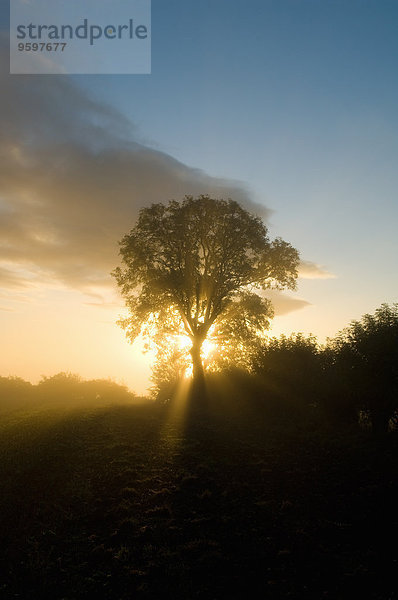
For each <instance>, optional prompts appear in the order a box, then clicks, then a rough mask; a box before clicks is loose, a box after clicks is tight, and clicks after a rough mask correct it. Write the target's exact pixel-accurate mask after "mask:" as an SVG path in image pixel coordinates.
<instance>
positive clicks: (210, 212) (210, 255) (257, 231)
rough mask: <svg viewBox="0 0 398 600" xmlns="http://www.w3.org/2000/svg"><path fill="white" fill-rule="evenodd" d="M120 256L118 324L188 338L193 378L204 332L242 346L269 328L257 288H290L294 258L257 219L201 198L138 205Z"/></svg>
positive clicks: (198, 372)
mask: <svg viewBox="0 0 398 600" xmlns="http://www.w3.org/2000/svg"><path fill="white" fill-rule="evenodd" d="M120 254H121V256H122V262H123V267H122V268H121V267H118V268H117V269H115V271H114V272H113V275H114V276H115V278H116V281H117V283H118V285H119V287H120V289H121V293H122V295H123V297H124V298H125V300H126V306H127V308H128V310H129V315H128V317H127V318H125V319H122V320H121V321H120V324H121V325H122V327H124V329H125V330H126V334H127V336H128V338H129V339H130V341H134V339H135V338H136V337H137V336H138V335H139V334H140V333H141V334H143V335H144V336H148V337H151V338H152V339H154V340H155V342H156V341H158V342H159V341H160V340H162V339H164V338H165V336H168V335H170V336H173V335H186V336H188V337H189V339H190V341H191V349H190V354H191V357H192V364H193V375H194V379H195V380H201V379H202V378H203V374H204V368H203V362H202V357H201V349H202V345H203V342H204V341H205V340H206V338H207V337H208V336H209V334H210V335H213V336H214V335H217V332H218V335H219V337H220V338H222V337H224V340H225V339H226V336H229V338H230V340H232V339H233V338H234V337H236V338H240V343H241V342H242V340H243V341H244V340H245V339H246V340H247V339H248V338H249V337H250V336H253V335H255V334H258V333H260V332H261V331H263V330H264V329H265V328H266V327H268V324H269V318H270V317H271V316H272V307H271V303H270V302H269V300H267V299H266V298H264V297H262V296H261V295H259V292H260V290H261V289H262V290H265V289H267V288H271V287H276V288H278V289H282V288H284V287H286V288H290V289H294V288H295V281H296V277H297V266H298V261H299V257H298V252H297V250H295V249H294V248H293V247H292V246H291V245H290V244H288V243H287V242H285V241H283V240H282V239H280V238H277V239H275V240H274V241H270V240H269V238H268V232H267V228H266V226H265V225H264V223H263V222H262V220H261V219H260V218H259V217H258V216H255V215H252V214H250V213H249V212H248V211H247V210H245V209H244V208H242V207H241V206H240V205H239V204H238V203H237V202H235V201H233V200H230V199H229V200H219V199H214V198H211V197H209V196H207V195H202V196H199V197H197V198H194V197H192V196H185V198H184V199H183V200H182V201H181V202H178V201H176V200H171V201H170V202H169V203H168V204H162V203H159V204H152V206H150V207H148V208H143V209H141V211H140V213H139V217H138V221H137V223H136V225H135V227H134V228H133V229H132V230H131V231H130V233H128V234H127V235H125V236H124V237H123V239H122V240H121V242H120ZM232 320H233V322H234V330H233V331H232V330H231V327H230V326H229V325H230V324H231V323H232Z"/></svg>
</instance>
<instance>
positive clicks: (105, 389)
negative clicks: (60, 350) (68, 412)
mask: <svg viewBox="0 0 398 600" xmlns="http://www.w3.org/2000/svg"><path fill="white" fill-rule="evenodd" d="M135 400H137V397H136V395H135V394H134V393H132V392H130V391H129V390H128V388H127V387H126V386H124V385H120V384H118V383H115V382H114V381H112V380H110V379H92V380H88V381H85V380H83V379H82V378H81V377H80V376H79V375H76V374H74V373H65V372H61V373H57V374H56V375H53V376H51V377H42V379H41V381H40V382H39V383H38V384H37V385H32V384H31V383H30V382H28V381H25V380H24V379H21V378H20V377H0V413H1V412H6V411H10V410H16V409H30V408H32V407H35V406H37V405H43V404H44V405H50V406H54V407H61V406H64V407H68V406H69V407H70V406H76V405H101V404H102V405H103V404H112V403H122V402H132V401H135Z"/></svg>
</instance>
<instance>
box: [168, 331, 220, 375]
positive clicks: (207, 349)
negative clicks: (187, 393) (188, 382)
mask: <svg viewBox="0 0 398 600" xmlns="http://www.w3.org/2000/svg"><path fill="white" fill-rule="evenodd" d="M175 342H176V345H177V348H178V349H179V350H181V351H182V352H185V353H186V354H187V356H188V357H189V350H190V348H191V346H192V342H191V340H190V338H189V337H188V336H187V335H178V336H176V338H175ZM216 348H217V344H215V343H214V342H213V341H212V340H209V339H206V340H204V342H203V344H202V350H201V356H202V360H203V362H204V363H206V361H207V360H208V359H209V358H210V356H211V355H212V354H213V353H214V352H215V350H216ZM192 372H193V366H192V363H191V361H190V364H189V366H188V367H187V368H186V369H185V372H184V377H186V378H188V377H192Z"/></svg>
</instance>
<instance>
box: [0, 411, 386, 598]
mask: <svg viewBox="0 0 398 600" xmlns="http://www.w3.org/2000/svg"><path fill="white" fill-rule="evenodd" d="M0 436H1V437H0V478H1V486H2V493H1V498H0V520H1V534H2V543H1V545H0V597H1V598H4V599H5V600H8V599H11V598H13V599H14V598H19V599H29V600H31V599H35V600H41V599H47V598H49V599H50V598H51V599H52V600H78V599H80V598H96V599H97V600H100V599H104V600H105V599H106V600H113V599H115V600H116V599H120V600H127V599H134V598H138V599H141V598H142V599H149V598H151V599H152V598H153V599H158V598H159V599H160V598H169V597H170V598H171V597H173V598H177V599H179V598H181V599H184V600H190V599H192V600H193V599H196V598H198V599H209V600H210V599H211V600H217V599H224V598H248V597H250V598H263V597H264V598H297V599H298V598H317V599H322V598H330V599H333V600H336V599H340V598H347V599H348V598H361V599H364V598H372V599H380V600H382V599H383V600H392V599H394V598H397V593H396V591H395V590H396V589H397V585H396V573H397V567H398V563H397V558H398V552H397V543H396V542H397V524H398V513H397V509H396V507H397V500H398V487H397V478H396V474H397V450H398V444H397V435H396V434H394V433H393V434H390V435H388V436H386V437H385V438H383V439H374V438H373V437H372V436H371V434H370V433H369V432H368V431H365V430H364V431H361V430H360V429H358V428H353V429H347V430H344V431H338V430H336V429H333V428H331V427H330V428H328V427H326V426H323V427H315V426H311V425H310V424H308V423H306V424H302V425H301V424H300V423H299V422H297V421H296V422H291V421H289V419H285V420H284V421H283V420H282V421H281V420H278V419H274V420H272V419H269V418H267V417H266V416H265V414H264V415H263V414H262V413H261V412H259V411H258V410H257V409H254V408H249V407H246V408H242V406H230V407H226V406H224V405H223V406H219V405H217V403H215V404H214V405H208V406H207V407H206V408H203V409H202V410H192V411H189V412H188V413H187V414H185V415H184V416H181V415H179V416H178V415H177V416H176V415H175V414H173V407H169V406H157V405H153V404H149V403H147V404H145V403H143V404H141V405H140V404H136V405H134V404H132V405H128V404H122V405H119V406H109V407H106V406H101V407H98V408H97V407H93V406H90V407H80V408H79V407H76V406H75V407H74V408H73V409H69V410H67V409H61V408H48V407H47V408H37V409H35V410H33V409H30V410H28V411H22V410H19V411H14V412H7V413H6V414H4V415H2V423H1V427H0ZM253 589H255V590H256V591H255V592H253V591H249V590H253Z"/></svg>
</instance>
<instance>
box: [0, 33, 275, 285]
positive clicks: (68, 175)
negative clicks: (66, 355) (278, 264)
mask: <svg viewBox="0 0 398 600" xmlns="http://www.w3.org/2000/svg"><path fill="white" fill-rule="evenodd" d="M3 42H4V40H3ZM3 46H4V43H1V41H0V79H1V81H0V86H1V94H0V131H1V137H0V240H1V242H0V260H1V261H2V264H3V265H5V264H7V265H10V264H13V265H15V269H16V270H17V269H22V270H24V271H25V272H26V271H29V272H30V273H31V276H36V278H39V279H40V278H42V279H47V280H48V278H49V277H50V278H52V279H53V280H56V281H58V282H62V283H63V284H64V285H67V286H69V287H73V288H76V289H80V290H83V291H90V290H93V289H95V288H98V287H102V286H109V285H113V281H112V279H111V277H110V275H109V273H110V271H111V270H112V269H114V267H115V266H116V265H117V264H118V262H119V259H118V244H117V241H118V240H119V239H121V237H122V236H123V235H124V234H125V233H126V232H127V231H128V230H129V229H130V228H131V227H132V226H133V225H134V221H135V219H136V217H137V213H138V210H139V209H140V208H141V207H142V206H147V205H150V204H151V203H153V202H161V201H167V200H168V199H171V198H177V199H178V198H182V197H183V196H184V195H185V194H192V195H197V194H199V193H209V194H212V195H215V196H216V197H232V198H234V199H236V200H237V201H238V202H241V203H242V204H244V205H245V206H247V207H248V208H249V209H250V210H252V211H254V212H257V213H258V214H259V213H261V212H262V216H265V217H267V216H268V214H269V212H268V210H267V209H265V208H264V207H260V206H259V205H257V204H255V203H254V202H252V201H251V200H250V194H249V192H248V191H247V190H246V188H245V187H244V185H243V184H241V183H239V182H234V181H228V180H223V179H218V178H215V177H210V176H208V175H206V174H205V173H204V172H202V171H200V170H198V169H193V168H191V167H188V166H187V165H185V164H183V163H181V162H179V161H177V160H175V159H174V158H173V157H171V156H170V155H168V154H166V153H163V152H160V151H158V150H156V149H153V148H151V147H150V146H148V145H145V144H144V143H142V141H141V142H140V141H138V135H137V133H136V131H135V129H134V126H133V125H132V124H131V123H130V122H129V121H128V120H127V119H126V118H125V117H124V116H123V115H121V114H119V113H118V112H117V111H116V110H115V109H113V108H112V107H109V106H106V105H104V104H101V103H99V102H97V101H96V100H93V99H92V98H89V97H88V96H87V95H85V94H84V93H83V91H82V90H80V89H79V88H78V87H77V86H75V85H74V84H73V82H72V80H71V79H69V78H66V77H62V76H38V75H35V76H15V75H14V76H12V75H9V74H8V70H9V65H8V53H7V51H6V50H5V48H4V47H3ZM0 277H1V274H0ZM2 280H3V283H4V284H6V285H7V284H10V285H14V286H15V285H17V279H16V278H14V279H13V278H12V276H11V274H10V273H9V272H8V273H5V272H4V273H3V274H2ZM18 282H19V284H21V285H22V280H21V278H18Z"/></svg>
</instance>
